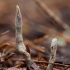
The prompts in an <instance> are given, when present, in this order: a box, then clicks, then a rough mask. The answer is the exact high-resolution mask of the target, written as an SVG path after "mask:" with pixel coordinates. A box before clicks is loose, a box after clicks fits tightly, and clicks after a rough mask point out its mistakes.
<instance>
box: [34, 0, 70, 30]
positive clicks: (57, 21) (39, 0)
mask: <svg viewBox="0 0 70 70" xmlns="http://www.w3.org/2000/svg"><path fill="white" fill-rule="evenodd" d="M35 1H36V2H37V4H38V5H39V6H40V7H41V8H42V9H43V11H45V13H47V14H48V15H49V16H50V17H51V19H52V21H54V22H55V23H53V24H54V25H56V26H58V27H62V28H63V30H70V27H69V26H68V25H67V24H66V23H65V22H63V21H62V20H61V19H60V18H59V17H58V16H56V15H55V13H53V12H52V11H51V10H50V9H49V8H48V7H47V6H46V5H45V4H44V3H43V2H42V0H35Z"/></svg>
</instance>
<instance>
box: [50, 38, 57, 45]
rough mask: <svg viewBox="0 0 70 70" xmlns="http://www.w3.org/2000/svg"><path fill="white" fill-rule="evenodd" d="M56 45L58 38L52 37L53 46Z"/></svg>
mask: <svg viewBox="0 0 70 70" xmlns="http://www.w3.org/2000/svg"><path fill="white" fill-rule="evenodd" d="M55 45H57V38H53V39H52V43H51V46H55Z"/></svg>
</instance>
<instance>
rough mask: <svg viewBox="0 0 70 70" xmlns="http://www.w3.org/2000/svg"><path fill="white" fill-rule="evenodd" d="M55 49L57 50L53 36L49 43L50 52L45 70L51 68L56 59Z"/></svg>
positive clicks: (50, 69)
mask: <svg viewBox="0 0 70 70" xmlns="http://www.w3.org/2000/svg"><path fill="white" fill-rule="evenodd" d="M56 51H57V38H53V39H52V43H51V54H50V59H49V64H48V67H47V70H52V69H53V65H54V62H55V59H56Z"/></svg>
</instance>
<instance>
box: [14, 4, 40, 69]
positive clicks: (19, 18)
mask: <svg viewBox="0 0 70 70" xmlns="http://www.w3.org/2000/svg"><path fill="white" fill-rule="evenodd" d="M15 27H16V45H17V49H18V51H19V52H20V53H21V54H23V55H24V57H25V59H26V64H27V66H28V68H29V69H30V70H40V68H39V67H38V66H37V65H36V64H35V63H34V62H33V61H32V60H31V56H30V54H29V53H28V52H27V51H26V47H25V45H24V43H23V37H22V16H21V12H20V9H19V6H18V5H17V6H16V20H15Z"/></svg>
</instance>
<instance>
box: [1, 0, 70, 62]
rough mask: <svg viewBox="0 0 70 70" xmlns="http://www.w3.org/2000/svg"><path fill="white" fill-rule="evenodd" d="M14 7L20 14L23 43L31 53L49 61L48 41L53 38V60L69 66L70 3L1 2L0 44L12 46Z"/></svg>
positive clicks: (40, 0) (39, 0) (66, 0)
mask: <svg viewBox="0 0 70 70" xmlns="http://www.w3.org/2000/svg"><path fill="white" fill-rule="evenodd" d="M16 5H19V7H20V10H21V14H22V20H23V37H24V43H25V44H26V45H29V48H30V50H31V53H32V54H33V55H38V53H39V54H41V55H42V56H43V57H44V58H46V59H47V60H48V59H49V55H50V45H51V40H52V38H54V37H56V38H58V50H57V58H56V61H57V62H58V61H59V62H61V63H70V0H0V44H1V45H2V44H3V43H10V44H11V45H13V46H14V47H15V44H16V42H15V14H16ZM6 32H7V33H6ZM32 57H34V56H32Z"/></svg>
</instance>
